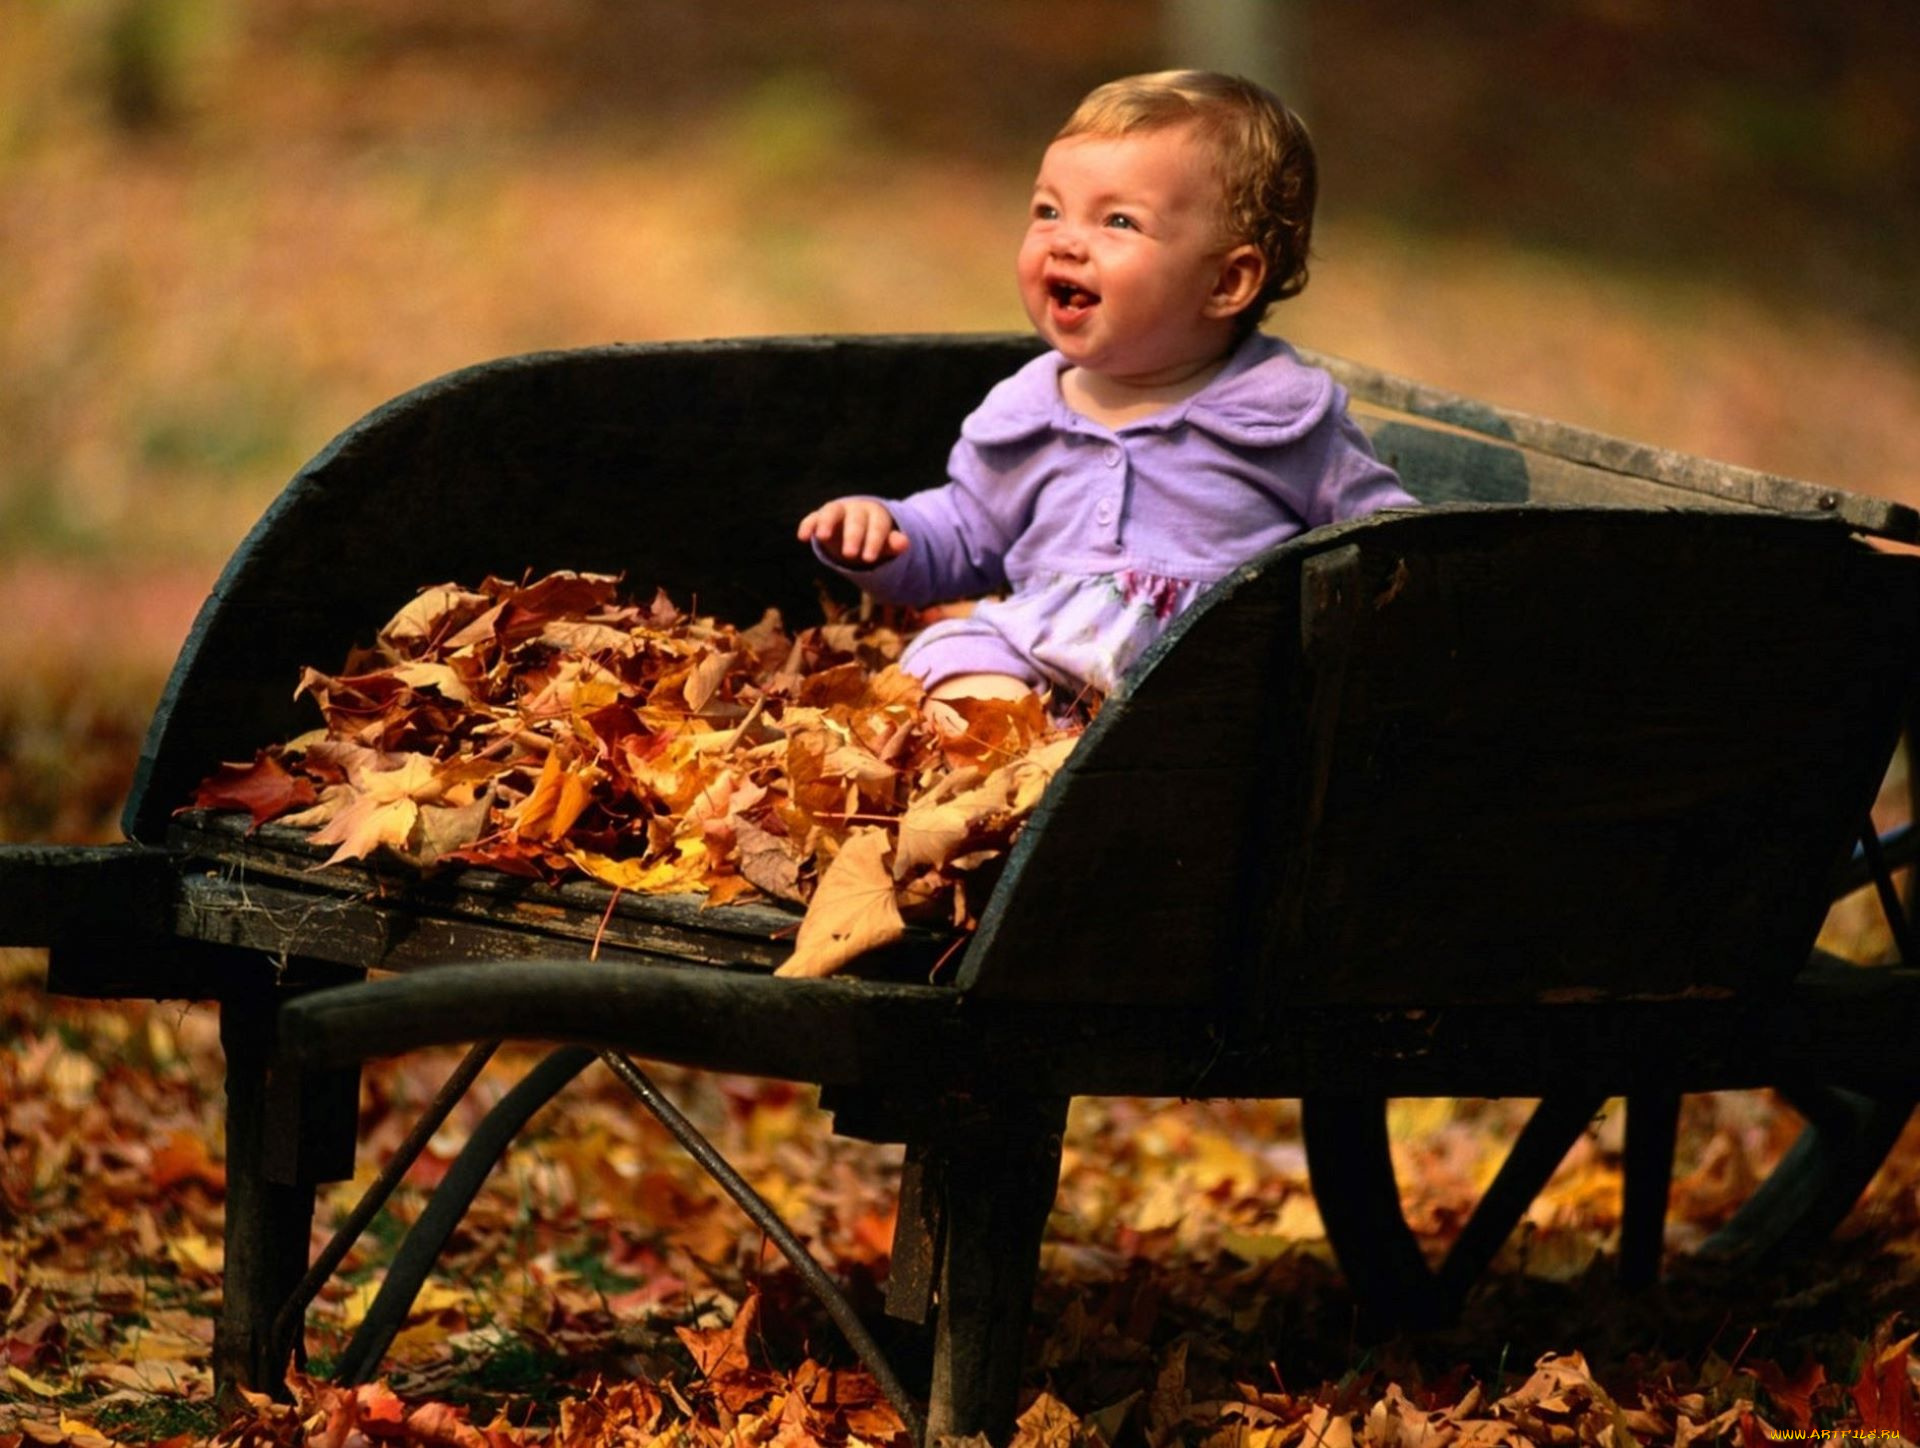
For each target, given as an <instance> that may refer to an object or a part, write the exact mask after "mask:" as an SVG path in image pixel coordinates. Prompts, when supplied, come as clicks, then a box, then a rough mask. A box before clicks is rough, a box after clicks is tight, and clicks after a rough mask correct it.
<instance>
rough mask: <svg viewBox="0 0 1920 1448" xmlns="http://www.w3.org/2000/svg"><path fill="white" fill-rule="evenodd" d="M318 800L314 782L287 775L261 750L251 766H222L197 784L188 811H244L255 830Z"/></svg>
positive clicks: (278, 764) (276, 761)
mask: <svg viewBox="0 0 1920 1448" xmlns="http://www.w3.org/2000/svg"><path fill="white" fill-rule="evenodd" d="M318 800H319V795H317V794H316V793H314V788H313V781H312V780H308V779H302V778H299V777H298V776H296V775H292V774H289V773H288V772H287V768H286V766H285V765H283V764H282V763H281V762H280V761H279V759H278V758H276V757H275V756H273V755H271V754H269V753H267V752H266V751H264V750H262V751H261V752H260V753H259V754H257V755H255V756H254V758H253V762H252V763H251V764H223V765H221V766H220V767H219V768H218V769H216V770H215V771H214V772H213V773H212V774H210V775H208V776H207V777H206V778H205V779H204V780H202V781H201V782H200V787H199V788H198V789H196V790H194V792H193V801H192V803H191V804H187V805H184V806H182V812H184V811H185V810H189V809H243V810H245V811H246V812H247V813H248V814H250V815H252V816H253V828H254V829H258V828H259V827H260V826H261V825H263V824H265V823H266V822H267V821H268V820H270V819H273V818H274V817H275V816H276V815H283V814H286V813H287V812H288V811H289V810H294V809H305V808H307V807H308V806H309V805H312V804H314V803H316V802H318Z"/></svg>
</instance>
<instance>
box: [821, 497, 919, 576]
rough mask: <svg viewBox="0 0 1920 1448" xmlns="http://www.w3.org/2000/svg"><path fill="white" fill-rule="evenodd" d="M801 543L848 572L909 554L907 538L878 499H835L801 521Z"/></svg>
mask: <svg viewBox="0 0 1920 1448" xmlns="http://www.w3.org/2000/svg"><path fill="white" fill-rule="evenodd" d="M799 536H800V541H801V542H802V543H812V544H814V545H815V546H816V547H818V548H819V550H820V551H821V552H822V553H824V554H825V555H826V556H827V557H828V558H833V559H838V560H839V561H840V562H841V563H843V564H844V565H845V566H847V567H849V568H858V567H860V566H861V565H863V564H864V565H865V566H866V567H868V568H871V567H872V566H873V565H874V564H876V563H878V562H880V561H881V559H882V558H883V557H884V558H897V557H899V556H900V555H901V554H902V553H905V552H906V551H907V547H908V543H907V535H906V534H905V533H902V532H901V531H900V530H899V528H897V527H896V526H894V521H893V514H892V513H890V512H888V511H887V505H886V504H885V503H883V502H881V501H880V500H879V499H878V498H857V497H856V498H835V499H834V500H833V501H832V502H831V503H827V504H825V505H824V506H822V507H818V508H815V509H814V510H813V511H812V512H811V513H809V514H807V516H806V517H804V518H802V519H801V520H800V535H799Z"/></svg>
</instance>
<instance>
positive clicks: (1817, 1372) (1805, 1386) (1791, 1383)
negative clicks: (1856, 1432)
mask: <svg viewBox="0 0 1920 1448" xmlns="http://www.w3.org/2000/svg"><path fill="white" fill-rule="evenodd" d="M1749 1371H1751V1372H1752V1373H1753V1376H1754V1377H1755V1379H1757V1380H1758V1381H1759V1384H1760V1386H1761V1387H1763V1388H1765V1389H1766V1391H1767V1397H1768V1399H1769V1400H1770V1401H1771V1402H1772V1403H1773V1406H1774V1408H1775V1409H1776V1410H1777V1411H1778V1412H1779V1413H1780V1415H1781V1416H1782V1417H1783V1418H1785V1419H1786V1420H1787V1423H1788V1426H1790V1427H1794V1428H1807V1427H1811V1426H1812V1424H1813V1395H1814V1393H1815V1392H1816V1391H1818V1390H1819V1389H1820V1388H1821V1387H1823V1386H1824V1385H1825V1384H1826V1381H1827V1370H1826V1368H1825V1367H1823V1366H1822V1365H1821V1364H1820V1363H1819V1362H1817V1361H1813V1360H1809V1361H1808V1362H1807V1364H1806V1366H1805V1367H1803V1368H1802V1369H1801V1370H1800V1371H1799V1372H1798V1373H1796V1374H1795V1375H1794V1376H1793V1377H1791V1378H1790V1377H1788V1376H1787V1375H1786V1372H1785V1371H1784V1370H1783V1369H1782V1368H1781V1367H1780V1365H1779V1364H1778V1363H1773V1362H1767V1361H1764V1360H1762V1361H1760V1362H1756V1363H1753V1364H1750V1366H1749Z"/></svg>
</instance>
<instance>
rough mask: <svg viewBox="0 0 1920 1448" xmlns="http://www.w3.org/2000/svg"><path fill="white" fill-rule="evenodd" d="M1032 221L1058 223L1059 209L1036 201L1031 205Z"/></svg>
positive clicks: (1047, 203)
mask: <svg viewBox="0 0 1920 1448" xmlns="http://www.w3.org/2000/svg"><path fill="white" fill-rule="evenodd" d="M1033 219H1034V220H1035V221H1058V220H1059V219H1060V208H1059V207H1057V206H1055V205H1053V204H1051V203H1050V202H1046V201H1036V202H1034V203H1033Z"/></svg>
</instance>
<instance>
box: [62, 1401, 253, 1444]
mask: <svg viewBox="0 0 1920 1448" xmlns="http://www.w3.org/2000/svg"><path fill="white" fill-rule="evenodd" d="M80 1411H82V1412H83V1413H85V1416H86V1417H87V1418H88V1420H89V1421H91V1422H92V1423H93V1425H94V1426H95V1427H96V1428H99V1429H100V1430H101V1431H102V1432H105V1433H109V1434H112V1435H113V1436H115V1437H119V1438H124V1439H127V1440H130V1441H134V1442H146V1443H158V1442H162V1441H164V1440H166V1439H168V1438H179V1437H186V1438H190V1439H192V1440H193V1441H195V1442H199V1441H202V1440H204V1439H207V1438H210V1437H212V1436H213V1434H214V1432H215V1431H216V1430H217V1429H218V1428H219V1427H220V1420H221V1414H220V1410H219V1408H218V1407H217V1406H215V1404H214V1403H213V1402H212V1401H211V1400H205V1401H199V1402H192V1401H189V1400H187V1399H185V1398H179V1397H171V1396H168V1395H167V1394H165V1393H151V1394H146V1395H141V1396H133V1395H129V1394H120V1393H116V1394H115V1395H114V1397H113V1400H112V1401H111V1402H102V1403H101V1404H100V1405H99V1407H97V1408H95V1409H92V1410H87V1409H85V1408H82V1409H81V1410H80Z"/></svg>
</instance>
